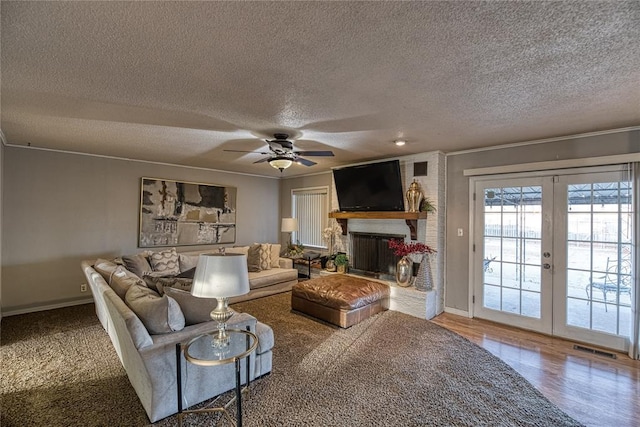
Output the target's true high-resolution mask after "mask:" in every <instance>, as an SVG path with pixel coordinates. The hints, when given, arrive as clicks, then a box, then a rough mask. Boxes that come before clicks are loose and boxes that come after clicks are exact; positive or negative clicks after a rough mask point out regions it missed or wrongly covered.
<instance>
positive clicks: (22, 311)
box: [2, 298, 93, 318]
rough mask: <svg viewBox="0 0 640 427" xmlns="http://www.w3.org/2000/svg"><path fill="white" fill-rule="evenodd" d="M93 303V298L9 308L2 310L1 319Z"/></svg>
mask: <svg viewBox="0 0 640 427" xmlns="http://www.w3.org/2000/svg"><path fill="white" fill-rule="evenodd" d="M91 303H93V298H83V299H79V300H73V301H65V302H59V303H56V304H47V305H40V306H34V307H24V308H14V309H12V308H9V309H7V310H2V317H3V318H4V317H9V316H17V315H19V314H27V313H35V312H37V311H47V310H55V309H57V308H65V307H72V306H74V305H83V304H91Z"/></svg>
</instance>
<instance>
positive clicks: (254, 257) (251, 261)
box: [247, 243, 262, 273]
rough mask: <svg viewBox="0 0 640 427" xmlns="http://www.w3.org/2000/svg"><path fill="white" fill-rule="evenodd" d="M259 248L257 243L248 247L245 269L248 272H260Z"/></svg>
mask: <svg viewBox="0 0 640 427" xmlns="http://www.w3.org/2000/svg"><path fill="white" fill-rule="evenodd" d="M260 248H261V245H260V244H259V243H257V244H255V245H251V246H249V252H248V254H247V269H248V270H249V272H250V273H251V272H258V271H261V270H262V268H260Z"/></svg>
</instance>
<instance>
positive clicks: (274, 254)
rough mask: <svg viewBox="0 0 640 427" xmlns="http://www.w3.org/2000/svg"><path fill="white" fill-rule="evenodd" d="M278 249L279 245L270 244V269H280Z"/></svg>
mask: <svg viewBox="0 0 640 427" xmlns="http://www.w3.org/2000/svg"><path fill="white" fill-rule="evenodd" d="M280 248H281V245H280V244H279V243H272V244H271V268H278V267H280Z"/></svg>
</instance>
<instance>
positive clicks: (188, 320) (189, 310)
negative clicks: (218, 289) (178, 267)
mask: <svg viewBox="0 0 640 427" xmlns="http://www.w3.org/2000/svg"><path fill="white" fill-rule="evenodd" d="M164 291H165V294H166V295H168V296H170V297H171V298H173V299H175V300H176V301H177V302H178V304H179V305H180V308H181V309H182V313H183V314H184V320H185V324H186V325H187V326H189V325H195V324H196V323H202V322H207V321H209V320H211V312H212V311H213V310H214V309H215V308H216V306H217V305H218V300H216V299H215V298H198V297H194V296H193V295H191V293H190V292H187V291H184V290H181V289H176V288H165V289H164Z"/></svg>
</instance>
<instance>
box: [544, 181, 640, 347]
mask: <svg viewBox="0 0 640 427" xmlns="http://www.w3.org/2000/svg"><path fill="white" fill-rule="evenodd" d="M557 187H558V188H557V192H556V194H557V196H556V200H555V202H556V204H558V205H561V206H565V207H566V208H565V209H563V210H562V211H558V212H556V216H555V224H556V225H557V227H558V231H561V233H558V239H557V242H555V244H554V246H555V248H556V249H555V251H557V253H560V252H563V253H565V254H566V262H565V263H564V264H565V267H564V268H563V269H562V270H560V271H558V274H557V277H556V278H555V280H554V283H556V284H564V286H555V289H556V294H555V295H554V303H555V313H556V314H555V315H556V317H557V321H556V322H554V333H555V334H557V335H560V336H565V337H568V338H573V339H577V340H580V341H586V342H590V343H593V344H596V345H601V346H605V347H609V348H615V349H618V350H624V349H625V347H626V341H627V338H628V336H629V321H630V317H631V243H630V242H631V236H632V229H631V227H632V222H631V221H632V212H631V209H632V205H631V183H630V181H628V180H626V179H624V177H623V174H622V173H621V172H611V173H596V174H581V175H566V176H562V177H560V179H559V182H558V184H557ZM560 236H565V239H561V238H560ZM562 240H565V241H564V242H562ZM562 301H564V303H562Z"/></svg>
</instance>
